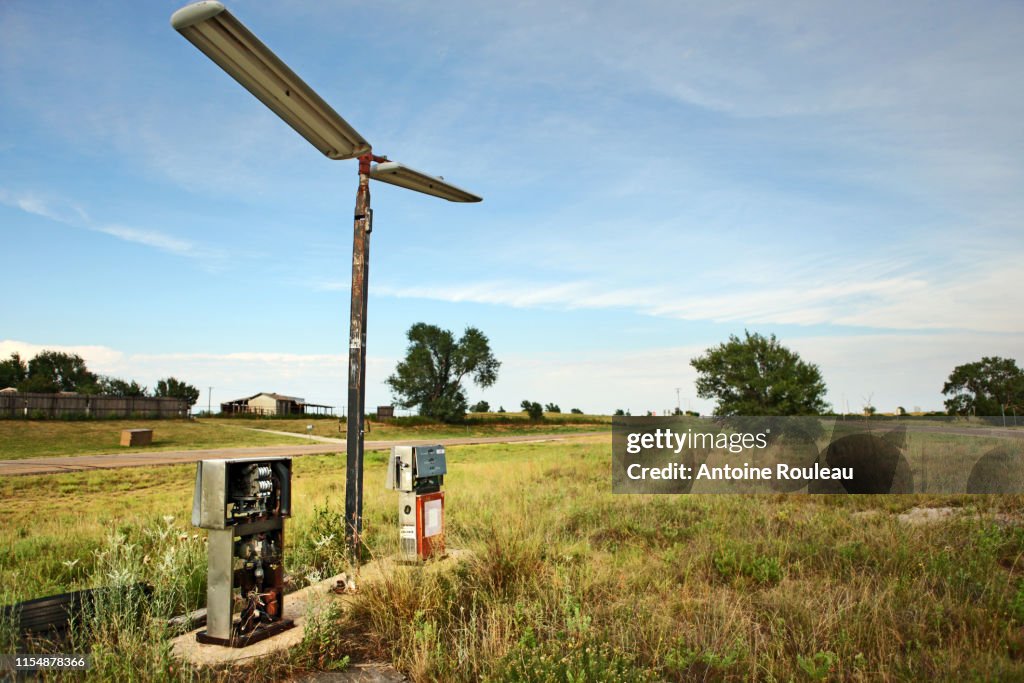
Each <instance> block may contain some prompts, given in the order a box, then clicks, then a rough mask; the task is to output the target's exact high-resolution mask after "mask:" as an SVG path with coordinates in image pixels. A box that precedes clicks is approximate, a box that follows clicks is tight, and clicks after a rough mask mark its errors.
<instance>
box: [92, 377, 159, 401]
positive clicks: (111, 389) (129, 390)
mask: <svg viewBox="0 0 1024 683" xmlns="http://www.w3.org/2000/svg"><path fill="white" fill-rule="evenodd" d="M98 386H99V393H101V394H106V395H108V396H131V397H136V396H145V395H146V394H147V393H148V392H147V389H146V387H143V386H139V383H138V382H136V381H135V380H132V381H131V382H127V381H125V380H123V379H118V378H117V377H106V376H100V378H99V383H98Z"/></svg>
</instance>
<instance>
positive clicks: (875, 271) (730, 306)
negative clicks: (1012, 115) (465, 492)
mask: <svg viewBox="0 0 1024 683" xmlns="http://www.w3.org/2000/svg"><path fill="white" fill-rule="evenodd" d="M762 265H763V264H762ZM895 265H896V264H894V263H891V262H889V261H888V260H886V259H884V258H883V259H880V260H879V261H878V262H876V263H872V262H866V263H860V264H857V265H856V266H854V267H846V268H836V269H831V268H820V267H818V268H809V267H806V266H805V265H803V264H799V263H794V264H790V265H789V266H788V267H787V265H786V264H782V265H781V266H779V265H776V266H775V267H772V268H767V269H762V271H761V272H760V273H758V272H756V268H755V267H754V266H752V267H751V270H750V271H749V272H745V273H741V274H740V275H739V276H738V277H737V278H736V281H734V282H728V281H726V282H724V283H723V284H722V285H721V286H716V285H715V283H710V284H709V283H707V282H701V281H700V280H701V278H700V276H699V274H697V275H691V276H690V277H687V278H685V279H683V280H682V281H677V282H669V283H664V282H661V283H659V284H658V285H655V286H651V287H631V286H628V285H626V286H622V287H617V286H615V284H613V283H612V282H609V281H605V282H599V281H592V280H577V281H571V282H560V283H559V282H555V283H538V282H534V281H525V280H502V281H484V282H474V283H466V284H459V285H448V286H438V285H419V286H415V287H413V286H409V287H395V286H387V285H384V286H379V287H377V288H376V292H377V293H378V294H385V295H388V296H394V297H400V298H420V299H436V300H439V301H447V302H473V303H486V304H495V305H504V306H513V307H516V308H555V309H565V310H571V309H601V308H622V309H627V310H632V311H636V312H639V313H643V314H646V315H651V316H657V317H666V318H675V319H681V320H705V321H714V322H732V321H736V322H742V323H745V324H759V323H768V324H796V325H815V324H832V325H852V326H862V327H869V328H879V329H897V330H918V329H956V330H975V331H989V332H1018V333H1019V332H1024V318H1022V316H1021V315H1020V311H1021V310H1024V292H1022V290H1021V289H1020V287H1019V283H1020V269H1019V265H1018V263H1017V262H1016V260H1015V258H1013V257H1010V258H1006V257H1004V258H1001V259H998V260H996V261H993V262H991V263H984V264H980V265H975V266H972V267H970V268H968V269H966V270H965V271H964V272H959V273H956V274H955V275H954V274H950V276H949V277H944V276H943V273H942V272H941V271H936V270H926V269H919V270H911V269H903V270H901V269H899V268H897V267H894V266H895ZM740 268H742V266H740Z"/></svg>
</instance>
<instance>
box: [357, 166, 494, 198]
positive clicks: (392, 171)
mask: <svg viewBox="0 0 1024 683" xmlns="http://www.w3.org/2000/svg"><path fill="white" fill-rule="evenodd" d="M370 177H371V178H373V179H374V180H379V181H381V182H382V183H390V184H392V185H397V186H398V187H404V188H405V189H407V190H415V191H416V192H422V193H423V194H429V195H433V196H435V197H440V198H441V199H447V200H448V201H450V202H479V201H482V200H483V198H482V197H478V196H477V195H475V194H473V193H472V192H467V191H466V190H463V189H462V188H461V187H456V186H455V185H452V184H451V183H449V182H448V181H447V180H445V179H444V178H439V177H437V176H432V175H427V174H426V173H423V172H422V171H417V170H416V169H414V168H409V167H408V166H405V165H404V164H400V163H398V162H397V161H385V162H382V163H379V164H374V165H373V166H372V167H371V168H370Z"/></svg>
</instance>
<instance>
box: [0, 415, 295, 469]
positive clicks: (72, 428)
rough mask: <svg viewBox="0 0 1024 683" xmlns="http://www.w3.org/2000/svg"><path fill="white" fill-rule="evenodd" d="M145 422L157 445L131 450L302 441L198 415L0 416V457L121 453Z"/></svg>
mask: <svg viewBox="0 0 1024 683" xmlns="http://www.w3.org/2000/svg"><path fill="white" fill-rule="evenodd" d="M141 428H146V429H152V430H153V445H152V446H146V447H141V448H140V447H133V448H132V451H167V450H177V449H196V448H221V447H232V446H270V445H274V444H289V443H301V442H299V441H297V440H296V439H294V438H292V437H289V436H281V435H277V434H263V433H260V432H254V431H251V430H247V429H239V428H238V427H235V426H232V425H230V424H229V425H208V424H204V423H203V422H200V421H194V420H173V419H164V420H146V419H138V420H0V460H20V459H22V458H35V457H43V456H48V455H88V454H91V453H116V452H118V451H120V450H127V449H125V448H123V447H122V446H120V445H119V444H120V440H121V430H122V429H141Z"/></svg>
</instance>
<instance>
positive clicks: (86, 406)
mask: <svg viewBox="0 0 1024 683" xmlns="http://www.w3.org/2000/svg"><path fill="white" fill-rule="evenodd" d="M131 416H146V417H188V401H187V400H185V399H183V398H155V397H152V396H87V395H84V394H70V393H60V394H38V393H21V392H17V393H15V392H10V393H5V392H0V418H38V417H48V418H54V417H57V418H59V417H95V418H104V417H131Z"/></svg>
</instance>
